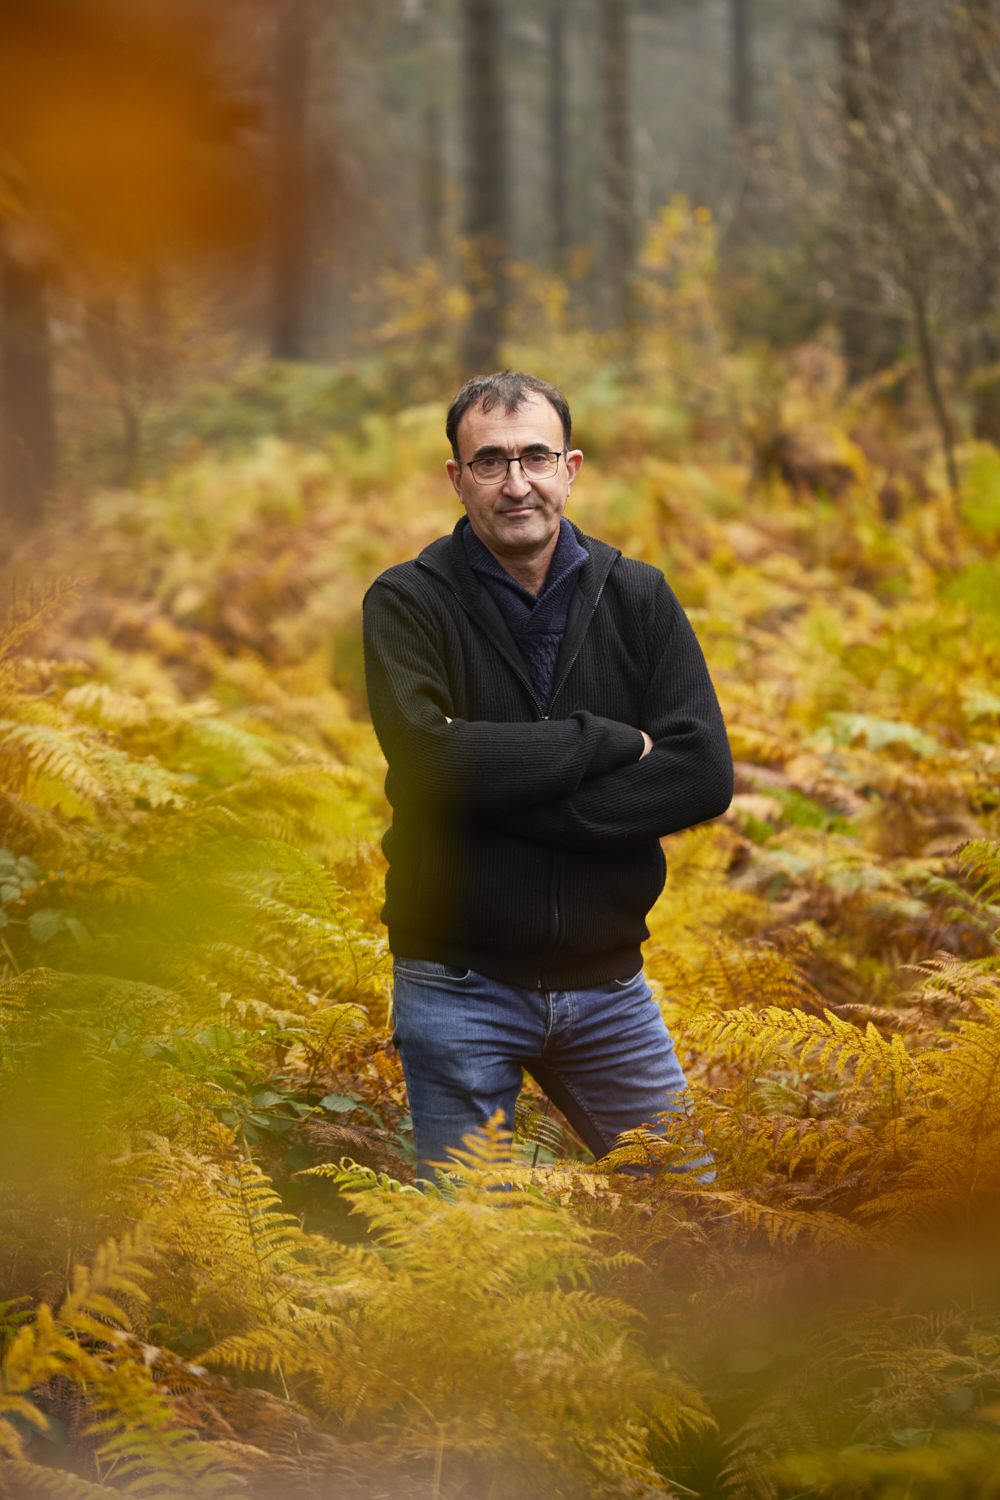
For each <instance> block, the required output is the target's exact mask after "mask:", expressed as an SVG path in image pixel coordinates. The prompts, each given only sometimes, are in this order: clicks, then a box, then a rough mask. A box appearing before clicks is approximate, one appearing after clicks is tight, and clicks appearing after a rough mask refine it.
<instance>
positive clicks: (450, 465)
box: [445, 458, 462, 500]
mask: <svg viewBox="0 0 1000 1500" xmlns="http://www.w3.org/2000/svg"><path fill="white" fill-rule="evenodd" d="M445 468H446V469H447V470H448V478H449V479H450V480H451V487H452V489H453V490H454V491H455V494H456V495H457V496H458V498H459V499H460V500H461V498H462V466H461V464H459V463H456V462H455V460H454V459H453V458H449V460H448V462H447V463H446V464H445Z"/></svg>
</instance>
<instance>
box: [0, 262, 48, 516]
mask: <svg viewBox="0 0 1000 1500" xmlns="http://www.w3.org/2000/svg"><path fill="white" fill-rule="evenodd" d="M0 392H2V398H3V404H2V407H0V508H2V514H3V516H4V518H5V520H7V521H8V522H9V523H10V524H11V525H12V526H13V527H14V528H15V529H16V530H22V529H26V528H27V527H29V526H32V525H35V524H37V522H38V521H39V520H40V519H41V517H42V515H43V513H44V509H45V504H46V501H47V500H49V499H50V498H51V497H52V495H53V493H54V491H55V484H56V423H55V406H54V401H53V394H52V340H51V337H50V334H49V323H48V317H47V314H46V307H45V278H44V275H43V274H42V272H41V271H40V270H39V269H38V268H37V266H35V265H33V264H31V262H30V261H29V260H28V259H22V258H21V257H20V256H18V255H16V254H15V253H13V252H12V251H11V249H10V248H9V247H8V246H6V245H5V244H4V243H3V241H2V240H0Z"/></svg>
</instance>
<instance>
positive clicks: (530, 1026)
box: [392, 958, 712, 1181]
mask: <svg viewBox="0 0 1000 1500" xmlns="http://www.w3.org/2000/svg"><path fill="white" fill-rule="evenodd" d="M393 1021H394V1028H395V1029H394V1031H393V1037H392V1040H393V1043H394V1044H395V1046H397V1047H398V1048H399V1055H400V1058H401V1060H402V1064H403V1074H404V1076H405V1078H406V1088H407V1092H408V1094H409V1099H410V1114H411V1116H412V1118H413V1135H414V1140H415V1143H416V1148H417V1158H418V1162H419V1167H418V1175H419V1176H420V1177H421V1178H427V1179H429V1180H430V1181H433V1180H434V1172H433V1170H432V1168H431V1167H430V1165H429V1163H431V1162H443V1161H446V1160H447V1157H448V1152H449V1150H450V1149H453V1148H454V1147H461V1144H462V1137H463V1136H465V1135H468V1134H470V1133H471V1132H472V1131H474V1130H478V1129H480V1128H481V1127H482V1126H483V1125H484V1124H485V1123H486V1121H487V1120H489V1119H490V1118H491V1117H492V1116H493V1115H494V1114H495V1113H496V1111H497V1110H498V1109H499V1110H502V1111H503V1117H504V1120H505V1122H506V1127H507V1129H508V1130H513V1128H514V1104H515V1102H516V1100H517V1096H518V1094H519V1093H520V1091H521V1084H522V1081H523V1077H522V1070H524V1071H525V1072H528V1073H530V1074H531V1076H532V1078H534V1079H536V1081H537V1082H538V1084H539V1085H540V1086H541V1088H542V1089H543V1090H544V1092H545V1093H546V1094H547V1095H548V1097H549V1098H550V1099H551V1100H552V1102H553V1104H555V1105H556V1106H557V1107H558V1108H559V1109H561V1110H562V1112H563V1114H564V1115H565V1116H566V1118H567V1120H568V1121H569V1123H570V1124H571V1125H572V1127H573V1129H574V1130H575V1131H576V1133H577V1134H578V1135H579V1136H580V1138H581V1140H582V1141H583V1142H584V1143H585V1144H586V1145H587V1146H588V1147H589V1148H590V1150H591V1151H592V1152H593V1153H594V1155H595V1156H596V1157H602V1156H604V1155H605V1154H606V1153H607V1152H608V1151H609V1150H610V1149H611V1147H612V1146H613V1145H614V1143H615V1139H616V1137H617V1136H619V1135H620V1134H621V1132H622V1131H623V1130H632V1129H634V1128H635V1127H636V1126H638V1125H649V1126H651V1127H652V1128H653V1129H656V1130H658V1132H659V1133H660V1134H666V1133H667V1131H666V1130H665V1129H664V1121H663V1118H662V1117H663V1116H665V1115H670V1114H674V1115H677V1114H683V1112H684V1099H683V1095H684V1090H685V1089H686V1087H687V1082H686V1080H685V1077H684V1073H683V1070H682V1069H681V1065H680V1063H679V1062H678V1060H677V1054H676V1052H675V1051H674V1044H673V1042H672V1041H671V1040H670V1033H669V1031H668V1030H667V1028H666V1025H665V1024H664V1021H663V1017H662V1016H661V1014H660V1008H659V1006H658V1005H657V1003H656V1001H655V1000H654V999H653V996H652V992H651V991H650V988H649V985H648V984H647V983H646V980H645V977H644V975H643V973H642V970H641V969H640V970H639V973H638V974H636V975H634V976H633V977H632V978H631V979H614V980H611V981H610V982H609V983H607V984H600V985H596V986H595V987H594V988H592V989H581V990H555V991H551V992H548V993H547V992H545V991H541V990H523V989H519V988H518V987H517V986H516V985H511V984H503V983H501V982H500V981H499V980H496V979H489V978H487V977H486V975H484V974H477V973H476V972H475V971H474V970H472V969H455V968H451V967H449V966H448V965H446V964H439V963H430V962H427V961H425V960H423V959H409V958H396V959H395V960H394V963H393ZM684 1135H685V1142H686V1143H690V1145H695V1143H696V1142H697V1136H696V1135H695V1134H694V1133H693V1131H691V1130H690V1128H689V1129H687V1130H686V1131H685V1132H684ZM695 1149H696V1150H697V1147H696V1145H695ZM686 1164H687V1165H690V1166H692V1167H693V1168H694V1170H696V1171H697V1172H698V1174H699V1177H698V1180H699V1181H706V1180H708V1178H709V1177H710V1176H711V1175H712V1174H711V1160H710V1158H709V1157H708V1156H707V1155H703V1156H701V1158H700V1159H699V1160H697V1161H696V1162H694V1163H691V1162H688V1163H686Z"/></svg>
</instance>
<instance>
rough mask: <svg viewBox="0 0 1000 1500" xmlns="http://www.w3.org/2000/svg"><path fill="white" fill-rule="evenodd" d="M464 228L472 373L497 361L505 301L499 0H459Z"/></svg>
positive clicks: (504, 169) (504, 171) (504, 158)
mask: <svg viewBox="0 0 1000 1500" xmlns="http://www.w3.org/2000/svg"><path fill="white" fill-rule="evenodd" d="M461 19H462V82H463V88H464V94H463V121H462V123H463V132H464V135H465V150H466V163H465V170H466V181H465V233H466V236H467V238H468V240H469V248H470V252H471V261H472V263H471V264H470V266H469V267H468V271H467V285H468V289H469V293H470V296H471V298H472V317H471V319H470V321H469V325H468V328H467V329H466V337H465V349H464V351H463V355H464V364H465V368H466V370H467V371H468V372H469V373H484V372H489V371H491V370H495V369H497V368H498V366H499V364H500V344H501V339H502V337H503V321H504V310H505V304H506V300H507V287H506V276H505V272H504V260H505V258H506V254H507V244H506V239H507V190H508V184H507V132H506V121H505V118H504V103H503V87H502V82H501V55H500V53H501V26H500V0H461Z"/></svg>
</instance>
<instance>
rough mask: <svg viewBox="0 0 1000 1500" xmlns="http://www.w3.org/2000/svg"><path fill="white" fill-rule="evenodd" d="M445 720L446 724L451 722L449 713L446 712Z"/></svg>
mask: <svg viewBox="0 0 1000 1500" xmlns="http://www.w3.org/2000/svg"><path fill="white" fill-rule="evenodd" d="M444 721H445V723H446V724H450V723H451V720H450V719H449V717H448V715H447V714H445V716H444Z"/></svg>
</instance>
